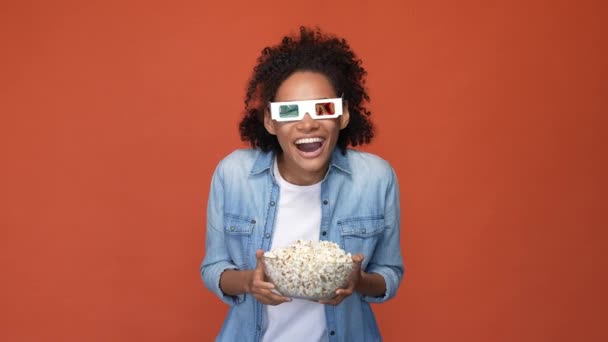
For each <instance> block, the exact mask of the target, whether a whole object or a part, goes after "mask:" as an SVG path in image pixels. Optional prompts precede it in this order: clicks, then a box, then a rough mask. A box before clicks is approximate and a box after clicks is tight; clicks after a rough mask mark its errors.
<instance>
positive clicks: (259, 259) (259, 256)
mask: <svg viewBox="0 0 608 342" xmlns="http://www.w3.org/2000/svg"><path fill="white" fill-rule="evenodd" d="M263 255H264V251H263V250H261V249H258V250H257V251H255V258H256V259H257V264H256V265H255V270H256V271H258V270H259V271H262V267H263V264H262V256H263Z"/></svg>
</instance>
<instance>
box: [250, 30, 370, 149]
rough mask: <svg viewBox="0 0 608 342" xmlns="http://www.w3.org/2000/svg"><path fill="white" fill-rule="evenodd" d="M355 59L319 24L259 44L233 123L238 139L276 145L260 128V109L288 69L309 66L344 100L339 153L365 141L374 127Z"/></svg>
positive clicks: (262, 145)
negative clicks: (344, 122) (237, 121)
mask: <svg viewBox="0 0 608 342" xmlns="http://www.w3.org/2000/svg"><path fill="white" fill-rule="evenodd" d="M361 64H362V61H361V59H359V58H358V57H357V56H356V55H355V53H354V52H353V51H352V50H351V48H350V46H349V44H348V43H347V42H346V40H345V39H340V38H337V37H335V36H332V35H328V34H324V33H323V32H321V30H320V29H319V28H315V29H311V28H307V27H300V35H299V37H296V36H285V37H283V39H282V41H281V43H280V44H278V45H275V46H272V47H265V48H264V49H263V50H262V53H261V55H260V56H259V57H258V59H257V65H256V66H255V67H254V69H253V75H252V77H251V79H250V80H249V83H248V86H247V93H246V97H245V112H244V117H243V119H242V120H241V122H240V124H239V130H240V133H241V140H242V141H244V142H249V144H250V145H251V146H252V147H254V148H256V147H258V148H260V149H261V150H263V151H270V150H273V149H274V150H277V151H278V150H280V146H279V142H278V140H277V137H276V136H275V135H272V134H270V133H268V131H266V128H265V127H264V123H263V116H264V109H265V108H266V106H267V104H268V102H270V101H273V100H274V97H275V94H276V92H277V90H278V88H279V87H280V86H281V84H282V83H283V81H285V79H287V78H288V77H289V76H290V75H291V74H293V73H294V72H296V71H312V72H318V73H321V74H323V75H325V76H326V77H327V78H328V79H329V80H330V81H331V84H332V85H333V87H334V90H335V93H336V94H343V99H344V100H345V101H346V102H347V103H348V109H349V114H350V120H349V123H348V125H347V126H346V127H345V128H344V129H342V130H341V131H340V135H339V137H338V142H337V146H338V147H339V148H340V149H341V151H342V153H346V147H347V146H348V145H349V144H350V145H351V146H357V145H362V144H368V143H370V142H371V140H372V138H373V137H374V129H373V124H372V122H371V120H370V118H369V116H370V115H371V114H372V113H371V111H369V110H368V109H367V108H365V104H366V103H367V102H369V95H368V94H367V91H366V89H365V77H366V75H367V72H366V71H365V69H364V68H363V67H362V66H361Z"/></svg>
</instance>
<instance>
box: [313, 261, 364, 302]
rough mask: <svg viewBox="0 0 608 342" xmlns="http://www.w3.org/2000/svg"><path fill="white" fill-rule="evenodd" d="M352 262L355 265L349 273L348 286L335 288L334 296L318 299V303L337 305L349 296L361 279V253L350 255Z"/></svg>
mask: <svg viewBox="0 0 608 342" xmlns="http://www.w3.org/2000/svg"><path fill="white" fill-rule="evenodd" d="M352 258H353V262H354V263H355V266H354V267H353V270H352V272H351V273H350V277H349V280H348V286H347V287H346V288H342V289H337V290H336V296H335V297H333V298H331V299H325V300H320V301H319V303H320V304H329V305H338V304H340V303H342V301H343V300H344V298H346V297H348V296H350V295H352V294H353V292H355V289H356V288H357V285H358V284H359V281H360V280H361V273H362V271H361V263H362V262H363V258H364V256H363V254H360V253H359V254H356V255H353V256H352Z"/></svg>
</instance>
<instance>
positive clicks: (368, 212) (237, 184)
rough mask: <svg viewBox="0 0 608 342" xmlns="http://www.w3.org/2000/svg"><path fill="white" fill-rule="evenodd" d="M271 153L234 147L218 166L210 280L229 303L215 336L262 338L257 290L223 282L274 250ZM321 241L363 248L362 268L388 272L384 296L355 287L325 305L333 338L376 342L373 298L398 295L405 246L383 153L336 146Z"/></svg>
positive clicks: (210, 214) (210, 225)
mask: <svg viewBox="0 0 608 342" xmlns="http://www.w3.org/2000/svg"><path fill="white" fill-rule="evenodd" d="M274 158H275V154H274V153H273V152H262V151H261V150H258V149H242V150H236V151H234V152H232V153H231V154H230V155H228V156H227V157H226V158H224V159H223V160H222V161H221V162H220V163H219V165H218V166H217V168H216V170H215V172H214V174H213V178H212V181H211V189H210V194H209V202H208V206H207V233H206V243H205V258H204V260H203V263H202V265H201V275H202V278H203V281H204V282H205V285H206V286H207V288H208V289H209V290H211V291H212V292H213V293H215V294H216V295H217V296H218V297H219V298H220V299H221V300H222V301H223V302H225V303H226V304H228V305H230V308H229V311H228V316H227V318H226V320H225V321H224V324H223V326H222V329H221V331H220V333H219V336H218V337H217V340H218V341H260V339H261V336H262V333H263V332H262V322H263V319H264V317H262V315H263V314H264V312H265V310H262V309H263V307H262V304H260V303H259V302H258V301H257V300H256V299H255V298H254V297H253V296H252V295H250V294H243V295H238V296H228V295H225V294H224V293H223V292H222V290H221V289H220V287H219V283H220V276H221V274H222V272H224V271H225V270H227V269H238V270H249V269H254V268H255V266H256V257H255V251H256V250H257V249H262V250H264V251H268V250H270V249H271V248H272V246H271V241H272V234H273V231H274V228H275V224H274V223H275V217H276V214H277V210H276V209H277V203H278V202H279V186H278V184H277V182H276V180H275V178H274V175H273V167H272V166H273V162H274ZM319 201H320V202H321V229H320V234H319V240H329V241H333V242H335V243H337V244H339V245H340V247H341V248H342V249H344V250H346V251H347V252H350V253H351V254H353V255H354V254H357V253H363V255H364V256H365V258H364V260H363V263H362V269H363V270H364V271H365V272H367V273H377V274H380V275H381V276H383V277H384V280H385V282H386V292H385V293H384V295H383V296H381V297H369V296H363V295H361V294H359V293H357V292H355V293H353V294H352V295H351V296H349V297H347V298H346V299H344V300H343V301H342V303H340V304H339V305H337V306H331V305H325V316H326V322H327V331H328V336H329V341H332V342H333V341H379V340H381V337H380V332H379V330H378V326H377V324H376V320H375V318H374V314H373V312H372V310H371V307H370V303H381V302H384V301H386V300H388V299H390V298H392V297H393V296H395V294H396V291H397V288H398V287H399V283H400V282H401V278H402V276H403V272H404V266H403V260H402V257H401V248H400V238H399V234H400V233H399V230H400V213H399V186H398V184H397V178H396V176H395V172H394V171H393V169H392V168H391V166H390V165H389V164H388V163H387V162H386V161H385V160H383V159H381V158H379V157H377V156H375V155H373V154H370V153H365V152H360V151H356V150H352V149H348V150H347V152H346V154H342V153H341V151H340V150H339V149H337V148H336V150H335V151H334V152H333V154H332V157H331V160H330V166H329V170H328V172H327V174H326V175H325V178H324V179H323V181H322V182H321V198H320V199H319Z"/></svg>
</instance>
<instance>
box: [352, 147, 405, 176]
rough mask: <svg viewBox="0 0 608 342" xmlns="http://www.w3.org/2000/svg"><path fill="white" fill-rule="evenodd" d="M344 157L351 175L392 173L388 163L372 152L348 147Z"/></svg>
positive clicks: (383, 174) (388, 174) (386, 174)
mask: <svg viewBox="0 0 608 342" xmlns="http://www.w3.org/2000/svg"><path fill="white" fill-rule="evenodd" d="M346 157H347V158H348V162H349V164H350V168H351V172H352V174H353V175H360V176H363V177H369V176H370V175H378V176H381V177H387V176H388V177H392V175H393V174H394V172H393V168H392V166H391V165H390V163H389V162H388V161H386V160H384V159H383V158H381V157H379V156H377V155H375V154H373V153H369V152H363V151H358V150H353V149H348V150H347V152H346Z"/></svg>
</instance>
